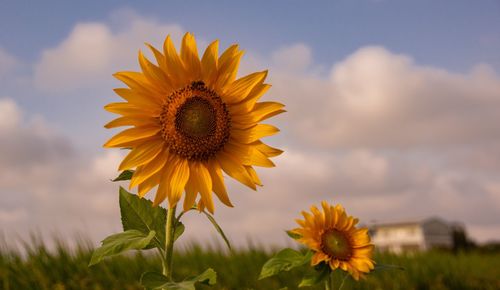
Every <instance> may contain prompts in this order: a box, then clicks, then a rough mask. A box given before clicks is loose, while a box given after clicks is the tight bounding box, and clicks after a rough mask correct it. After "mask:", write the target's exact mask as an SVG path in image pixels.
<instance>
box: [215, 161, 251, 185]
mask: <svg viewBox="0 0 500 290" xmlns="http://www.w3.org/2000/svg"><path fill="white" fill-rule="evenodd" d="M217 156H218V157H217V160H218V161H219V164H220V165H221V167H222V170H224V171H225V172H226V173H227V175H229V176H231V177H232V178H234V179H236V180H238V181H239V182H241V183H243V184H244V185H246V186H248V187H250V188H251V189H253V190H256V189H257V188H256V187H255V184H254V183H253V180H252V178H251V177H250V176H249V175H248V172H247V171H246V169H245V168H244V167H243V165H242V164H238V163H237V162H235V160H234V159H233V157H232V156H230V155H229V154H227V153H224V152H219V153H218V154H217Z"/></svg>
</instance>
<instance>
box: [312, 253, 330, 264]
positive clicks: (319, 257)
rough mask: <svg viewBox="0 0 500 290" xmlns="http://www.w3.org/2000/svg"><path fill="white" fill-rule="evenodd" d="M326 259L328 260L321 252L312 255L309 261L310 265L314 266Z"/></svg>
mask: <svg viewBox="0 0 500 290" xmlns="http://www.w3.org/2000/svg"><path fill="white" fill-rule="evenodd" d="M327 259H328V256H327V255H325V254H324V253H322V252H316V254H314V256H313V257H312V259H311V265H312V266H316V265H318V264H319V263H321V262H323V261H326V260H327Z"/></svg>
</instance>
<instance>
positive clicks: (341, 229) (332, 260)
mask: <svg viewBox="0 0 500 290" xmlns="http://www.w3.org/2000/svg"><path fill="white" fill-rule="evenodd" d="M321 206H322V208H323V211H322V212H321V211H320V210H319V209H318V208H317V207H316V206H312V207H311V212H312V214H310V213H308V212H305V211H302V215H303V216H304V220H299V219H297V220H296V221H297V223H298V224H299V225H300V226H301V227H300V228H297V229H294V230H292V232H293V233H295V234H297V235H299V236H300V238H298V239H297V241H298V242H299V243H302V244H305V245H306V246H307V247H309V248H310V249H311V250H313V251H314V252H315V253H314V256H313V257H312V259H311V265H313V266H315V265H318V264H319V263H321V262H324V263H326V264H327V265H329V266H330V268H331V269H332V270H335V269H337V268H340V269H342V270H344V271H347V272H349V273H350V274H351V275H352V276H353V277H354V279H356V280H359V278H360V277H361V278H363V277H364V274H365V273H368V272H370V270H373V268H374V264H375V262H374V261H373V260H372V259H371V257H372V254H373V245H372V244H371V243H370V237H369V236H368V229H367V228H356V227H355V225H356V224H357V223H358V219H357V218H353V217H352V216H348V215H347V214H346V212H345V210H344V208H343V207H342V206H341V205H337V206H333V205H329V204H328V203H327V202H326V201H323V202H322V203H321Z"/></svg>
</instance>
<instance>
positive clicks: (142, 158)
mask: <svg viewBox="0 0 500 290" xmlns="http://www.w3.org/2000/svg"><path fill="white" fill-rule="evenodd" d="M163 147H164V142H163V141H162V140H155V141H152V142H145V143H143V144H141V145H139V146H137V147H135V148H134V149H132V151H130V153H129V154H128V155H127V156H126V157H125V158H124V159H123V161H122V163H121V164H120V166H119V168H118V170H127V169H132V168H135V167H137V166H139V165H142V164H144V163H147V162H149V161H151V160H152V159H153V158H155V157H156V156H157V155H158V154H160V152H161V151H162V149H163Z"/></svg>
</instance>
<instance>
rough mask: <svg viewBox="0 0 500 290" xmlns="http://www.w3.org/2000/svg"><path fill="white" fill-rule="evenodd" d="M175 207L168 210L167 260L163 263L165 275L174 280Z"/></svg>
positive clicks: (166, 232) (166, 229)
mask: <svg viewBox="0 0 500 290" xmlns="http://www.w3.org/2000/svg"><path fill="white" fill-rule="evenodd" d="M175 209H176V208H175V207H173V208H170V209H169V210H168V211H167V224H166V228H165V262H164V263H163V275H165V276H166V277H168V279H170V280H172V268H173V253H174V231H175V227H174V223H175Z"/></svg>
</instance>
